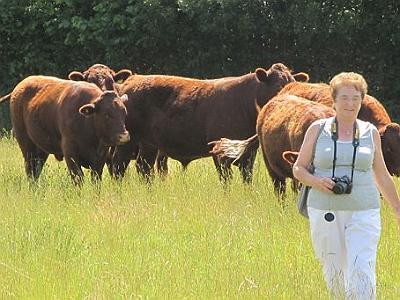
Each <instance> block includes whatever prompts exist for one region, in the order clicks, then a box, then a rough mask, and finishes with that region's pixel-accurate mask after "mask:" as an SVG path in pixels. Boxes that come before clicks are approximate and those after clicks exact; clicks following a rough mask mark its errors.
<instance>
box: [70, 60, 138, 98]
mask: <svg viewBox="0 0 400 300" xmlns="http://www.w3.org/2000/svg"><path fill="white" fill-rule="evenodd" d="M131 75H132V72H131V71H130V70H126V69H123V70H120V71H118V72H115V71H114V70H113V69H111V68H110V67H108V66H106V65H102V64H95V65H93V66H91V67H90V68H89V69H87V70H86V71H84V72H83V73H81V72H79V71H72V72H71V73H69V75H68V78H69V79H71V80H74V81H87V82H90V83H94V84H95V85H97V86H98V87H99V88H100V89H101V90H102V91H116V92H118V86H119V84H118V83H117V81H120V80H121V81H124V80H126V79H127V78H128V77H129V76H131Z"/></svg>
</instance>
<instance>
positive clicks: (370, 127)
mask: <svg viewBox="0 0 400 300" xmlns="http://www.w3.org/2000/svg"><path fill="white" fill-rule="evenodd" d="M357 125H358V128H359V129H360V133H361V134H363V133H368V132H372V133H373V132H374V131H376V132H378V129H377V128H376V126H375V125H374V124H372V123H371V122H368V121H363V120H360V119H357Z"/></svg>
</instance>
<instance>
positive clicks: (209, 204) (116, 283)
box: [0, 138, 400, 299]
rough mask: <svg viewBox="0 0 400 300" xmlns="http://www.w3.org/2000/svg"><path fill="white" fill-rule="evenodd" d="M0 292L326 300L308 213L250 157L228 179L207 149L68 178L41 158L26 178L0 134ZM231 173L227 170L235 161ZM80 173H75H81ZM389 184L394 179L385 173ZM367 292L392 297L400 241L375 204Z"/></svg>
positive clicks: (399, 287)
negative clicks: (159, 173) (80, 181)
mask: <svg viewBox="0 0 400 300" xmlns="http://www.w3.org/2000/svg"><path fill="white" fill-rule="evenodd" d="M0 153H1V154H0V297H1V298H2V299H3V298H7V299H8V298H17V299H82V298H85V299H115V298H117V299H122V298H123V299H124V298H134V299H136V298H146V299H147V298H149V299H155V298H157V299H215V298H217V299H233V298H240V299H261V298H262V299H327V298H328V294H327V292H326V290H325V283H324V281H323V278H322V272H321V270H320V266H319V264H318V262H317V261H316V259H315V258H314V256H313V252H312V248H311V243H310V237H309V230H308V221H307V220H305V219H303V218H302V217H301V216H300V215H299V214H298V213H297V212H296V210H295V205H294V195H293V194H291V193H290V194H289V195H288V197H287V200H286V201H285V202H284V204H280V202H279V201H278V199H277V198H276V197H275V196H274V194H273V190H272V184H271V181H270V180H269V178H268V176H267V174H266V169H265V166H264V164H263V162H262V161H261V159H260V155H258V157H257V162H256V166H255V176H254V177H255V178H254V183H253V185H251V186H246V185H243V184H242V183H241V180H240V178H239V176H238V173H237V172H235V178H234V181H233V183H232V184H231V185H230V187H229V188H227V189H224V188H223V187H222V186H221V184H219V182H218V178H217V175H216V171H215V170H214V168H213V165H212V162H211V160H210V159H203V160H198V161H195V162H194V163H192V164H191V165H189V168H188V171H187V172H186V173H185V174H184V173H182V172H181V170H180V166H179V165H178V164H177V163H175V162H173V161H170V175H169V177H168V178H166V179H165V180H164V181H161V180H156V181H155V182H154V184H153V185H151V186H146V185H144V184H142V183H140V181H139V178H138V177H137V175H136V172H135V170H134V167H133V164H132V166H130V168H129V172H128V175H127V176H126V177H125V178H124V179H123V181H122V182H114V181H112V180H111V179H110V178H109V176H108V174H107V172H106V171H105V176H104V179H103V182H102V184H101V187H96V186H93V185H91V184H90V180H87V181H86V182H85V184H84V186H83V187H82V188H81V189H77V188H76V187H74V186H73V185H72V183H71V181H70V179H69V177H68V175H67V170H66V167H65V162H61V163H59V162H56V161H55V160H54V159H53V158H52V157H51V158H50V159H49V161H48V163H47V165H46V168H45V170H44V172H43V174H42V176H41V178H40V180H39V182H38V184H37V185H31V186H30V185H29V184H28V182H27V180H26V177H25V174H24V171H23V160H22V155H21V153H20V151H19V148H18V146H17V144H16V142H15V141H14V140H13V139H9V138H6V139H2V140H0ZM235 171H237V170H235ZM88 178H89V177H87V179H88ZM396 185H397V187H399V188H400V183H399V181H398V180H396ZM382 228H383V230H382V237H381V242H380V246H379V256H378V263H377V274H378V298H379V299H399V296H400V268H399V262H400V246H399V235H398V233H397V228H396V225H395V220H394V216H393V214H392V212H391V211H390V209H389V208H388V206H387V205H386V204H384V205H382Z"/></svg>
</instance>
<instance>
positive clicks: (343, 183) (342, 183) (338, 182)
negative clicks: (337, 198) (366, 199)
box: [332, 176, 353, 195]
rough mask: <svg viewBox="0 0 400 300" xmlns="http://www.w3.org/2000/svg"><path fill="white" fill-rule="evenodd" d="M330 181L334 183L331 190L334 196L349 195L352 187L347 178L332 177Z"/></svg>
mask: <svg viewBox="0 0 400 300" xmlns="http://www.w3.org/2000/svg"><path fill="white" fill-rule="evenodd" d="M332 180H333V181H334V182H335V185H334V186H333V188H332V192H333V193H334V194H337V195H341V194H350V193H351V188H352V187H353V185H352V183H351V180H350V178H349V177H347V176H342V177H333V178H332Z"/></svg>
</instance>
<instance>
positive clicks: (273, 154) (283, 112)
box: [211, 94, 335, 194]
mask: <svg viewBox="0 0 400 300" xmlns="http://www.w3.org/2000/svg"><path fill="white" fill-rule="evenodd" d="M334 115H335V111H334V110H333V109H332V108H330V107H327V106H325V105H323V104H320V103H316V102H312V101H310V100H307V99H304V98H301V97H297V96H293V95H289V94H280V95H277V96H275V97H274V98H272V99H271V100H270V101H269V102H268V103H267V104H266V105H265V106H264V107H263V108H262V109H261V111H260V113H259V115H258V118H257V134H256V135H253V136H252V137H250V138H248V139H246V140H243V141H231V140H229V139H224V138H222V139H220V140H219V141H215V142H214V144H215V145H214V148H213V149H212V151H211V153H212V154H214V155H215V156H217V157H218V159H219V160H220V161H225V160H230V161H232V160H236V159H240V157H241V156H242V155H246V153H247V152H248V151H249V149H252V148H254V145H255V144H258V143H257V142H259V143H260V144H261V150H262V154H263V158H264V162H265V166H266V167H267V170H268V173H269V175H270V176H271V178H272V181H273V183H274V189H275V192H277V193H279V194H284V193H285V191H286V178H292V179H293V173H292V166H291V165H289V164H288V163H287V160H288V159H289V158H286V157H285V159H284V158H283V156H282V153H283V152H290V154H291V156H290V158H292V157H294V159H295V158H296V156H295V155H296V153H294V152H293V151H299V150H300V147H301V144H302V143H303V139H304V135H305V133H306V131H307V128H308V127H309V126H310V125H311V123H312V122H314V121H316V120H318V119H322V118H328V117H331V116H334ZM288 150H289V151H288ZM294 186H295V185H294Z"/></svg>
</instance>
